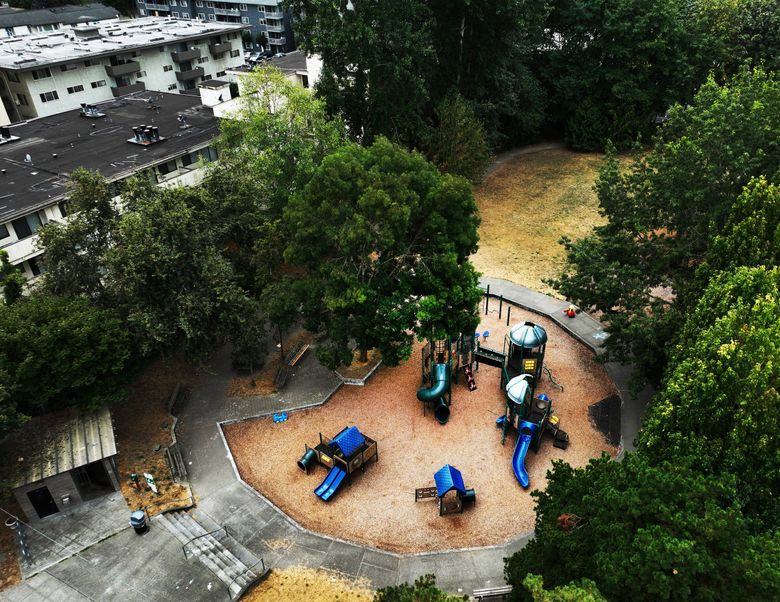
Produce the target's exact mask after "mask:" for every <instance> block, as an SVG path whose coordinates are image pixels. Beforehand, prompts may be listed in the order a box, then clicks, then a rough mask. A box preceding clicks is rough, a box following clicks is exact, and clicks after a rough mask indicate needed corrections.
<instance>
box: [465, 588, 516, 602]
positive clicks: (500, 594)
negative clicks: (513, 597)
mask: <svg viewBox="0 0 780 602" xmlns="http://www.w3.org/2000/svg"><path fill="white" fill-rule="evenodd" d="M511 593H512V586H511V585H498V586H496V587H483V588H481V589H475V590H474V592H473V593H472V594H471V597H472V598H474V599H475V600H505V599H507V598H508V597H509V594H511Z"/></svg>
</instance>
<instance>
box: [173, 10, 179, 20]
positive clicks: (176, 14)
mask: <svg viewBox="0 0 780 602" xmlns="http://www.w3.org/2000/svg"><path fill="white" fill-rule="evenodd" d="M171 14H172V15H173V18H174V19H178V18H179V13H177V12H176V11H173V12H172V13H171Z"/></svg>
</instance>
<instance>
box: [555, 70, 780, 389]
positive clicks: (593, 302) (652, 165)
mask: <svg viewBox="0 0 780 602" xmlns="http://www.w3.org/2000/svg"><path fill="white" fill-rule="evenodd" d="M779 130H780V80H778V79H777V77H776V76H775V75H773V74H768V73H766V72H764V71H762V70H760V69H756V70H752V71H748V70H743V71H742V72H740V74H739V75H738V76H736V77H735V78H733V79H732V80H731V81H730V82H729V83H728V84H727V85H724V86H719V85H718V84H717V83H716V82H715V81H714V80H713V79H710V80H709V81H708V82H707V83H706V84H705V85H704V86H702V88H701V90H700V91H699V92H698V93H697V95H696V97H695V99H694V101H693V102H692V103H691V104H690V105H688V106H686V107H682V106H678V107H675V108H674V109H672V110H671V111H670V114H669V121H668V122H667V123H666V125H665V126H664V128H663V129H662V132H661V135H660V136H659V138H658V139H657V141H656V143H655V145H654V147H653V149H652V150H651V152H650V153H649V154H648V155H646V156H642V157H639V158H638V159H637V160H636V161H635V163H634V165H633V166H632V167H631V169H630V170H628V171H627V172H623V171H621V170H620V169H619V164H618V162H617V160H616V159H615V158H614V157H612V158H610V159H609V160H608V162H607V164H606V166H605V168H604V169H603V170H602V172H601V174H600V177H599V181H598V183H597V187H596V190H597V193H598V196H599V202H600V204H601V207H602V211H603V213H604V214H605V215H606V216H607V217H608V219H609V223H608V224H607V225H605V226H600V227H598V228H596V229H595V231H594V234H593V235H591V236H588V237H586V238H584V239H581V240H579V241H577V242H574V243H572V242H568V241H565V242H566V248H567V262H568V263H567V267H566V268H565V269H564V271H563V273H562V274H561V275H560V276H559V278H558V279H557V280H555V281H553V284H554V286H555V287H556V288H557V289H558V290H559V291H560V292H561V293H562V294H563V295H565V296H566V297H568V298H570V299H572V300H573V301H574V302H575V303H577V304H578V305H580V306H583V307H594V308H597V309H599V310H601V311H603V312H604V313H605V320H606V321H608V323H609V331H610V333H611V336H610V338H609V339H608V340H607V349H608V350H609V352H610V353H611V354H612V357H616V358H618V359H627V358H632V357H633V358H635V359H638V360H639V363H640V364H641V365H642V366H643V367H644V368H645V370H646V373H647V374H648V375H650V376H652V377H653V378H658V377H659V376H660V372H661V369H662V368H663V365H664V364H665V350H664V345H665V343H666V341H667V340H669V337H670V335H672V334H673V333H674V332H675V331H676V330H678V329H679V327H680V326H681V325H682V323H683V321H684V317H685V311H686V309H687V307H688V305H689V303H695V300H696V298H697V292H696V291H691V290H690V289H691V286H692V285H693V284H695V282H696V280H695V279H694V278H693V275H694V273H695V270H696V266H697V265H698V264H700V263H701V262H702V261H703V260H704V259H705V256H706V253H707V249H708V247H709V242H710V239H711V237H712V236H715V235H717V234H718V233H719V232H720V231H721V229H723V228H724V226H725V223H726V220H727V218H728V216H729V213H730V212H731V207H732V205H733V204H734V203H735V201H736V200H737V198H738V197H739V195H740V193H741V191H742V189H743V188H744V187H745V186H746V185H747V184H748V183H749V182H750V180H751V179H752V178H754V177H760V176H761V175H766V176H769V177H772V176H773V175H774V174H776V173H777V172H778V169H780V153H778V152H777V135H776V132H777V131H779ZM770 234H771V233H767V235H770ZM655 287H668V288H669V289H671V290H673V291H674V292H676V293H677V295H678V301H677V303H675V304H674V305H673V306H672V307H671V310H669V304H668V303H664V302H662V301H659V300H658V299H657V298H656V297H655V296H654V294H653V289H654V288H655ZM699 292H700V291H699ZM689 299H690V300H691V301H689ZM681 301H682V303H681ZM678 305H679V306H680V307H679V308H677V306H678ZM648 309H649V311H648Z"/></svg>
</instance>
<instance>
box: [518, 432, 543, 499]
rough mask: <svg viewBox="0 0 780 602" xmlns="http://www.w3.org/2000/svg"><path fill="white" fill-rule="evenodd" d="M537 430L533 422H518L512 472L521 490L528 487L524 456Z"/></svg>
mask: <svg viewBox="0 0 780 602" xmlns="http://www.w3.org/2000/svg"><path fill="white" fill-rule="evenodd" d="M538 428H539V427H538V426H537V425H535V424H534V423H533V422H526V421H525V420H521V421H520V428H519V429H518V431H519V432H518V435H517V445H515V452H514V453H513V454H512V470H514V471H515V478H516V479H517V482H518V483H520V485H521V486H522V487H523V489H528V485H529V479H528V471H527V470H526V469H525V456H526V454H527V453H528V448H529V447H531V440H532V439H533V438H534V433H536V430H537V429H538Z"/></svg>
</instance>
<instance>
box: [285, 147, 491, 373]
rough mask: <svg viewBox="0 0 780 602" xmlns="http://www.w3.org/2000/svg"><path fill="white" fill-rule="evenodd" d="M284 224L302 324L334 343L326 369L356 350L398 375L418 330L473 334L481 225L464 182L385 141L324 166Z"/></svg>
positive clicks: (346, 150)
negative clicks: (300, 277)
mask: <svg viewBox="0 0 780 602" xmlns="http://www.w3.org/2000/svg"><path fill="white" fill-rule="evenodd" d="M285 219H286V220H287V222H288V228H289V231H290V233H291V240H290V244H289V246H288V247H287V250H286V252H285V257H286V258H287V260H288V261H290V262H292V263H293V264H295V265H298V266H301V267H303V268H304V269H305V270H306V277H305V279H304V281H303V282H302V284H301V289H302V291H301V295H300V298H301V300H302V302H303V307H304V309H303V311H304V315H306V316H307V318H308V320H309V324H310V325H311V326H316V325H317V324H319V323H322V324H323V325H324V326H325V328H326V329H327V331H328V334H329V335H330V344H329V345H326V346H324V347H323V348H322V351H321V357H322V359H323V361H325V362H326V363H327V364H329V365H331V366H334V365H337V364H338V363H340V362H342V361H349V360H350V359H351V351H350V343H351V341H356V342H357V344H358V346H359V347H360V349H361V350H363V352H364V353H365V351H367V349H369V348H371V347H378V348H379V349H380V350H381V352H382V355H383V358H384V359H385V361H387V362H388V363H390V364H391V365H392V364H394V363H397V362H398V361H400V360H401V359H406V358H408V357H409V354H410V353H411V349H412V340H413V338H412V334H411V330H413V329H415V330H417V331H418V333H419V334H420V335H421V336H427V335H428V334H430V332H431V329H434V331H435V332H438V333H442V332H443V333H454V332H460V331H461V330H464V331H467V329H466V328H465V325H466V324H468V327H469V328H473V326H474V320H475V319H476V316H475V313H476V306H477V303H478V302H479V298H480V296H481V292H480V290H479V289H478V288H477V274H476V272H475V271H474V269H473V267H472V266H471V264H470V263H469V262H468V259H467V258H468V256H469V255H470V254H471V253H472V252H474V251H475V250H476V247H477V240H478V237H477V225H478V223H479V220H478V218H477V216H476V204H475V202H474V198H473V196H472V194H471V190H470V189H469V186H468V183H467V182H466V181H465V180H463V179H462V178H458V177H455V176H450V175H447V174H441V173H440V172H439V171H438V170H437V169H436V168H435V167H434V166H433V165H431V164H430V163H428V162H427V161H426V160H425V159H424V158H423V157H422V156H421V155H419V154H417V153H409V152H407V151H404V150H402V149H401V148H399V147H398V146H395V145H393V144H391V143H390V142H389V141H387V140H386V139H384V138H380V139H378V140H377V141H376V142H375V143H374V144H373V145H372V146H371V147H368V148H363V147H359V146H357V145H348V146H345V147H343V148H342V149H340V150H338V151H336V152H335V153H333V154H331V155H330V156H328V157H326V159H325V160H324V161H323V162H322V164H321V165H320V168H319V169H318V170H317V172H316V174H315V175H314V177H313V178H312V180H311V181H310V182H309V184H308V185H307V186H306V189H305V190H304V191H303V193H302V194H300V195H297V196H295V197H294V198H293V199H292V200H291V202H290V204H289V205H288V208H287V211H286V212H285ZM458 327H462V328H461V329H458Z"/></svg>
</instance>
